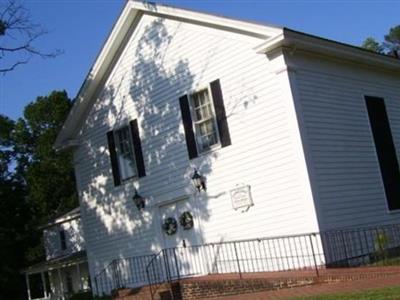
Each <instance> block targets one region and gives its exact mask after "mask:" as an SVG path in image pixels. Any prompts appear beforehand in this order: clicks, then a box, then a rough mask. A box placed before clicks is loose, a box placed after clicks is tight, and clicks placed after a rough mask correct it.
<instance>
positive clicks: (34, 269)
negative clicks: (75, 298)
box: [23, 251, 91, 300]
mask: <svg viewBox="0 0 400 300" xmlns="http://www.w3.org/2000/svg"><path fill="white" fill-rule="evenodd" d="M23 273H24V274H25V280H26V287H27V295H28V300H34V299H37V300H48V299H52V300H53V299H56V300H66V299H68V298H69V297H71V296H72V295H73V294H76V293H78V292H83V291H88V290H90V289H91V287H90V280H89V270H88V264H87V258H86V252H85V251H80V252H76V253H72V254H69V255H64V256H61V257H58V258H55V259H52V260H49V261H46V262H42V263H39V264H36V265H33V266H30V267H28V268H27V269H25V270H24V271H23Z"/></svg>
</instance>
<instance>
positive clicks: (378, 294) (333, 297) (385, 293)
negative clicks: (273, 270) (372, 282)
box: [290, 286, 400, 300]
mask: <svg viewBox="0 0 400 300" xmlns="http://www.w3.org/2000/svg"><path fill="white" fill-rule="evenodd" d="M399 295H400V287H398V286H396V287H387V288H383V289H375V290H367V291H359V292H355V293H348V294H343V293H341V294H324V295H320V296H310V297H294V298H290V300H395V299H399Z"/></svg>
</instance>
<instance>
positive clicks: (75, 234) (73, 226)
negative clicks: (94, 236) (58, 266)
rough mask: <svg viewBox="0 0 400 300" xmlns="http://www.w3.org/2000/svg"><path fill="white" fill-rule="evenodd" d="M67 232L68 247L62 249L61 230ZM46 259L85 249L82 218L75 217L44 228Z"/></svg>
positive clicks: (66, 241) (66, 242)
mask: <svg viewBox="0 0 400 300" xmlns="http://www.w3.org/2000/svg"><path fill="white" fill-rule="evenodd" d="M61 230H64V232H65V244H66V249H65V250H62V249H61V240H60V231H61ZM43 238H44V245H45V250H46V259H47V260H49V259H53V258H56V257H59V256H63V255H67V254H71V253H74V252H78V251H81V250H85V241H84V238H83V231H82V224H81V220H80V219H79V218H78V219H74V220H70V221H67V222H64V223H61V224H56V225H53V226H51V227H49V228H47V229H45V230H43Z"/></svg>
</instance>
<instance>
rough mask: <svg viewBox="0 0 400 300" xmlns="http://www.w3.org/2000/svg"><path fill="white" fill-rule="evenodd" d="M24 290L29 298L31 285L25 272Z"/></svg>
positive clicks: (29, 299)
mask: <svg viewBox="0 0 400 300" xmlns="http://www.w3.org/2000/svg"><path fill="white" fill-rule="evenodd" d="M25 281H26V291H27V293H28V300H31V299H32V298H31V287H30V285H29V274H28V273H25Z"/></svg>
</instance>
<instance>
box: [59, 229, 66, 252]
mask: <svg viewBox="0 0 400 300" xmlns="http://www.w3.org/2000/svg"><path fill="white" fill-rule="evenodd" d="M60 245H61V250H66V249H67V241H66V238H65V230H64V229H61V230H60Z"/></svg>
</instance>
